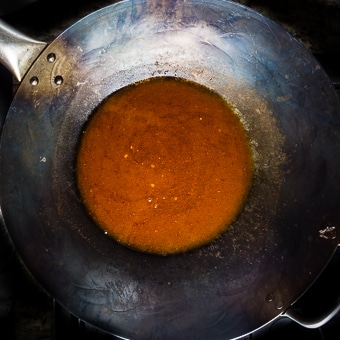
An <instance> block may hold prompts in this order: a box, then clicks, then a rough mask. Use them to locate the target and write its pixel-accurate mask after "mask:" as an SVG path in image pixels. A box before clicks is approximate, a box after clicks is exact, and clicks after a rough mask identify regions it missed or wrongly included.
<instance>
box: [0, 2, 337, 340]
mask: <svg viewBox="0 0 340 340" xmlns="http://www.w3.org/2000/svg"><path fill="white" fill-rule="evenodd" d="M3 43H5V41H3ZM11 43H12V44H13V42H11ZM27 45H29V46H31V47H32V46H33V47H34V48H36V51H34V53H31V52H30V53H28V54H27V49H25V48H26V45H25V44H24V47H25V48H24V49H23V52H22V55H21V56H22V57H23V58H26V59H25V63H26V64H27V63H28V64H32V65H31V67H30V68H29V69H28V71H27V72H26V74H25V76H24V78H23V79H22V81H21V84H20V87H19V89H18V90H17V92H16V94H15V97H14V99H13V102H12V105H11V108H10V110H9V112H8V115H7V118H6V122H5V125H4V128H3V133H2V139H1V150H0V157H1V172H0V175H1V183H0V185H1V186H0V197H1V209H2V212H3V216H4V220H5V222H6V226H7V228H8V230H9V233H10V235H11V237H12V239H13V241H14V244H15V245H16V247H17V249H18V251H19V253H20V255H21V257H22V259H23V261H24V263H25V264H26V265H27V267H28V269H29V270H30V271H31V272H32V273H33V275H34V276H35V277H36V278H37V280H38V282H40V283H41V285H42V286H43V287H44V288H45V289H46V291H47V292H48V293H49V294H50V295H51V296H52V297H53V298H55V299H56V300H57V301H58V302H59V303H61V304H62V305H63V306H64V307H65V308H66V309H68V310H69V311H70V312H71V313H73V314H74V315H76V316H77V317H79V318H80V319H83V320H85V321H87V322H90V323H91V324H93V325H95V326H97V327H99V328H101V329H103V330H105V331H107V332H109V333H112V334H115V335H118V336H120V337H124V338H129V339H130V338H131V339H153V338H162V339H207V338H209V339H224V340H225V339H230V338H236V337H239V336H242V335H245V334H247V333H249V332H252V331H254V330H255V329H257V328H260V327H261V326H263V325H265V324H266V323H268V322H270V321H271V320H273V319H274V318H277V317H280V316H283V315H284V316H287V315H288V316H290V317H292V318H294V316H293V315H294V312H293V311H292V308H291V305H292V304H293V303H294V302H295V301H296V300H297V299H298V298H299V297H300V296H301V295H302V294H303V293H304V291H305V290H306V289H307V288H308V287H309V286H310V285H311V284H312V282H313V281H314V280H315V279H316V278H317V277H318V275H319V274H320V272H321V271H322V269H323V268H324V267H325V265H326V264H327V263H328V261H329V260H330V258H331V257H332V254H333V253H334V251H335V250H336V248H337V245H338V243H339V238H340V232H339V230H338V229H339V221H340V199H339V198H340V197H339V193H340V174H339V170H338V169H339V168H340V157H339V154H340V114H339V111H340V103H339V99H338V98H337V96H336V93H335V91H334V90H333V87H332V84H331V82H330V81H329V79H328V77H327V75H326V74H325V72H324V71H323V69H322V68H321V67H320V65H319V64H318V63H317V62H316V61H315V60H314V58H313V57H312V56H311V54H310V53H309V52H308V51H307V50H306V49H305V48H304V47H303V46H302V44H300V43H299V42H297V41H296V40H295V39H294V38H292V36H290V35H289V34H288V33H287V32H286V31H285V30H284V29H283V28H281V27H280V26H278V25H277V24H275V23H274V22H272V21H270V20H269V19H267V18H265V17H264V16H262V15H260V14H259V13H257V12H255V11H253V10H251V9H249V8H247V7H244V6H241V5H239V4H236V3H233V2H229V1H218V0H209V1H202V0H187V1H124V2H120V3H117V4H114V5H111V6H108V7H106V8H103V9H101V10H99V11H97V12H95V13H93V14H91V15H89V16H87V17H85V18H84V19H82V20H80V21H79V22H77V23H75V24H74V25H73V26H71V27H70V28H69V29H67V30H66V31H65V32H64V33H62V34H61V35H60V36H59V37H57V38H56V39H55V40H54V41H53V42H52V43H51V44H49V45H48V46H46V47H44V46H45V45H41V44H39V43H37V42H32V41H28V43H27ZM34 48H33V50H34ZM40 50H42V52H41V53H40ZM38 54H39V56H38ZM4 56H5V57H4ZM32 56H37V58H36V60H35V61H34V62H33V60H31V59H32ZM2 59H3V62H4V64H6V65H7V66H8V67H9V68H11V69H12V71H13V73H14V74H16V76H17V77H18V78H19V79H20V70H22V69H23V66H22V65H21V64H20V58H19V62H18V65H16V66H15V65H14V66H13V62H10V61H9V59H8V58H7V59H6V53H2ZM156 76H173V77H182V78H186V79H189V80H192V81H195V82H197V83H200V84H202V85H205V86H207V87H208V88H211V89H213V90H215V91H217V92H218V93H219V94H220V95H222V96H223V97H224V98H225V99H226V100H227V101H228V102H229V103H230V104H231V105H233V106H234V107H235V109H236V110H237V112H238V114H239V116H240V119H241V120H242V122H243V123H244V126H245V128H246V130H247V133H248V136H249V140H250V143H251V147H252V151H253V157H254V163H255V170H254V180H253V184H252V188H251V191H250V193H249V197H248V199H247V202H246V203H245V206H244V208H243V210H242V211H241V213H240V215H239V216H238V218H237V220H236V221H235V222H234V223H233V224H232V225H231V226H230V227H229V228H228V230H227V231H226V232H225V233H224V234H223V235H222V236H221V237H220V238H219V239H217V240H216V241H214V242H212V243H210V244H208V245H207V246H204V247H201V248H199V249H197V250H194V251H191V252H187V253H184V254H180V255H174V256H166V257H161V256H155V255H148V254H144V253H139V252H135V251H132V250H130V249H127V248H125V247H123V246H121V245H119V244H118V243H116V241H115V240H113V239H111V238H108V237H107V236H105V235H104V233H103V232H102V231H100V229H99V228H97V227H96V226H95V225H94V224H93V222H92V220H91V219H90V218H89V217H88V215H87V213H86V211H85V209H84V207H83V205H82V203H81V200H80V197H79V195H78V191H77V187H76V183H75V157H76V154H77V145H78V141H79V138H80V136H81V133H82V130H83V127H84V124H85V123H86V121H87V120H88V118H89V116H90V115H91V113H92V112H93V110H94V109H95V108H96V107H97V106H98V105H99V104H100V103H101V102H102V101H103V99H105V98H106V97H107V96H108V95H110V94H111V93H113V92H114V91H116V90H118V89H120V88H122V87H124V86H126V85H128V84H130V83H133V82H136V81H139V80H142V79H146V78H150V77H156ZM136 180H138V179H136ZM337 301H338V300H337ZM337 309H338V307H337V306H335V307H334V309H333V313H334V311H335V310H337Z"/></svg>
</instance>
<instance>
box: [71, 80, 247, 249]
mask: <svg viewBox="0 0 340 340" xmlns="http://www.w3.org/2000/svg"><path fill="white" fill-rule="evenodd" d="M251 178H252V157H251V149H250V146H249V141H248V138H247V135H246V133H245V130H244V128H243V125H242V124H241V122H240V120H239V118H238V116H237V115H236V114H235V112H234V111H233V109H232V108H231V107H230V106H229V105H228V103H226V101H224V100H223V99H222V98H221V97H220V96H219V95H218V94H217V93H215V92H213V91H211V90H209V89H208V88H206V87H203V86H201V85H198V84H196V83H194V82H191V81H187V80H183V79H178V78H171V77H160V78H152V79H148V80H145V81H141V82H139V83H134V84H132V85H129V86H127V87H125V88H123V89H121V90H119V91H117V92H115V93H113V94H112V95H111V96H109V97H108V98H107V99H106V100H104V101H103V103H102V104H101V105H100V106H99V107H98V108H97V109H96V110H95V112H94V113H93V115H92V116H91V118H90V119H89V122H88V124H87V125H86V127H85V129H84V131H83V135H82V137H81V140H80V147H79V151H78V155H77V184H78V188H79V191H80V194H81V197H82V200H83V202H84V204H85V206H86V208H87V210H88V212H89V214H90V215H91V216H92V218H93V220H94V221H95V222H96V224H97V225H98V226H99V227H100V228H102V229H103V231H105V233H107V234H108V235H110V236H112V237H113V238H114V239H116V240H117V241H118V242H120V243H121V244H123V245H125V246H127V247H130V248H132V249H135V250H138V251H142V252H148V253H154V254H161V255H167V254H174V253H179V252H184V251H188V250H191V249H193V248H196V247H199V246H202V245H204V244H206V243H208V242H210V241H212V240H214V239H215V238H216V237H218V236H219V235H220V234H221V233H222V232H224V231H225V230H226V228H227V227H228V225H230V223H231V222H232V221H233V220H234V219H235V218H236V216H237V214H238V213H239V211H240V209H241V207H242V205H243V203H244V201H245V198H246V196H247V192H248V190H249V187H250V184H251Z"/></svg>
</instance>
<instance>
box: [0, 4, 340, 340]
mask: <svg viewBox="0 0 340 340" xmlns="http://www.w3.org/2000/svg"><path fill="white" fill-rule="evenodd" d="M2 1H4V0H2ZM113 2H115V1H114V0H99V1H98V0H97V1H96V0H72V6H70V1H69V0H59V1H56V2H53V3H51V2H50V1H48V0H40V1H36V2H34V3H32V4H30V5H28V6H26V7H24V8H22V9H19V10H18V11H15V12H13V13H8V14H6V15H4V16H3V19H4V20H6V21H7V22H8V23H9V24H12V25H13V26H14V27H16V28H17V29H19V30H20V31H21V32H23V33H26V34H27V35H29V36H31V37H32V38H35V39H37V40H41V41H45V42H48V43H49V42H51V41H52V40H53V39H54V38H55V37H56V36H57V35H58V34H60V33H61V32H63V31H64V30H65V29H66V28H67V27H69V25H71V24H73V23H74V22H76V21H77V20H78V19H80V18H82V17H83V16H85V15H87V14H89V13H91V12H92V11H94V10H97V9H99V8H101V7H103V6H106V5H109V4H111V3H113ZM236 2H239V3H242V4H244V5H248V6H249V7H251V8H253V9H255V10H258V11H259V12H262V13H263V14H264V15H266V16H268V17H270V18H272V19H273V20H275V21H277V22H278V23H280V24H281V25H283V26H284V27H285V28H286V29H287V30H288V31H289V32H290V33H291V34H292V35H294V36H295V37H296V38H297V39H299V40H300V41H301V42H302V43H303V44H304V45H305V46H306V47H307V48H308V49H309V50H310V51H311V52H312V53H313V54H314V55H315V57H316V58H317V59H318V60H319V61H320V63H321V65H322V66H323V67H324V69H325V70H326V72H327V73H328V75H329V77H330V78H331V80H332V82H333V84H334V86H335V88H336V90H337V92H338V94H339V96H340V0H323V1H313V0H294V1H293V0H276V1H272V0H239V1H236ZM12 80H13V79H12V76H11V75H10V74H9V72H7V70H6V69H4V67H2V65H0V127H1V123H2V120H3V119H4V117H5V114H6V111H7V108H8V106H9V105H10V100H11V97H12V93H13V88H15V86H16V84H15V83H14V84H13V82H12ZM339 114H340V113H339ZM0 132H1V128H0ZM339 266H340V254H339V251H338V253H336V254H335V256H334V258H333V260H332V261H331V263H330V264H329V266H328V267H327V269H326V270H325V272H324V273H323V274H322V276H321V280H320V283H319V284H318V285H317V286H316V287H315V288H314V291H313V290H312V291H311V292H310V293H309V296H308V295H307V296H306V297H305V298H304V299H305V300H304V301H302V302H303V303H304V307H303V308H305V310H306V311H305V312H307V313H308V311H312V310H316V309H318V306H319V305H320V304H321V302H322V301H321V300H324V299H330V298H331V297H329V296H327V292H328V287H329V286H340V280H339V279H338V278H337V276H336V275H334V273H335V269H336V268H339ZM310 296H312V298H310ZM302 302H301V303H302ZM0 332H1V333H0V334H7V336H6V338H4V339H6V340H14V339H16V340H51V339H54V340H59V339H64V338H65V337H66V336H69V337H71V338H72V337H74V338H83V339H88V340H90V339H92V340H94V339H116V338H115V337H113V336H111V335H108V334H106V333H103V332H101V331H100V330H98V329H96V328H94V327H92V326H90V325H88V324H86V323H84V322H83V321H81V320H78V319H77V318H75V317H74V316H72V315H70V314H69V313H68V312H67V311H66V310H64V309H63V308H62V307H61V306H59V305H58V304H57V303H55V301H53V299H52V298H50V297H49V295H48V294H47V293H46V292H45V291H44V289H43V288H42V287H40V286H39V285H38V284H37V282H36V281H35V279H34V278H33V277H32V276H31V275H30V274H29V272H28V271H27V270H26V269H25V266H24V265H23V263H22V262H21V261H20V259H19V257H18V256H17V254H16V252H15V250H14V248H13V246H12V245H11V243H10V241H9V240H8V237H7V234H6V231H5V229H4V227H3V224H1V227H0ZM292 336H294V337H295V338H297V339H300V340H304V339H306V340H307V339H308V340H314V339H315V340H331V339H334V340H335V339H339V338H340V313H339V314H337V315H336V316H334V317H333V318H332V320H331V321H329V322H328V323H327V324H326V325H324V326H322V327H320V328H317V329H306V328H304V327H302V326H300V325H298V324H296V323H295V322H293V321H291V320H290V319H288V318H286V317H284V318H278V319H277V320H275V321H273V322H271V323H270V324H269V325H267V326H265V327H263V328H261V329H260V330H258V331H255V332H254V333H253V334H250V335H247V336H245V337H244V338H242V340H250V339H254V340H260V339H275V340H280V339H287V338H289V337H292ZM1 337H2V335H1Z"/></svg>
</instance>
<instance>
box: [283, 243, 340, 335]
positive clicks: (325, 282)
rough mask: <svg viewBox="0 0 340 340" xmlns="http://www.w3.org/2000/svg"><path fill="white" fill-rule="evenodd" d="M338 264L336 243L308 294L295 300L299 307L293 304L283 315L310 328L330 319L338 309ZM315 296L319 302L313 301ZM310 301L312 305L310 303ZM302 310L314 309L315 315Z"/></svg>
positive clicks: (339, 248)
mask: <svg viewBox="0 0 340 340" xmlns="http://www.w3.org/2000/svg"><path fill="white" fill-rule="evenodd" d="M339 264H340V245H338V247H337V250H336V251H335V253H334V255H333V257H332V259H331V261H330V263H329V264H328V265H327V267H326V268H325V270H324V271H323V272H322V273H321V275H320V277H319V278H318V279H317V280H316V281H315V282H314V284H313V285H312V286H311V287H310V288H309V290H308V291H307V292H306V293H305V295H308V296H307V297H306V299H305V300H304V296H302V297H301V298H300V300H298V301H297V304H298V305H300V307H297V308H296V306H294V304H293V305H292V306H291V307H289V308H288V309H287V310H286V311H285V313H284V316H287V317H289V318H290V319H291V320H293V321H295V322H296V323H298V324H300V325H301V326H303V327H305V328H311V329H314V328H319V327H322V326H323V325H325V324H326V323H327V322H328V321H330V320H331V319H332V318H333V317H334V316H335V315H336V314H337V313H338V312H339V311H340V294H339V283H340V280H339V275H338V271H339ZM316 297H318V299H322V300H320V301H319V304H316V303H315V300H316ZM311 301H312V302H311ZM306 302H307V303H306ZM311 303H312V305H310V304H311ZM306 304H307V306H306ZM316 305H318V306H316ZM321 305H322V306H321ZM294 307H295V308H294ZM306 307H307V308H306ZM320 308H321V310H322V311H321V312H320V313H319V314H317V312H318V311H317V310H316V309H320ZM304 310H305V311H306V310H312V311H314V310H315V314H316V315H313V316H309V315H306V313H305V312H304Z"/></svg>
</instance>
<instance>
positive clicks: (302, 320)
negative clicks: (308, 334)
mask: <svg viewBox="0 0 340 340" xmlns="http://www.w3.org/2000/svg"><path fill="white" fill-rule="evenodd" d="M339 311H340V298H338V299H337V300H336V302H335V304H334V305H332V306H330V307H329V310H328V311H326V312H324V313H322V314H321V315H319V316H317V317H314V318H310V317H307V316H305V315H303V314H301V313H299V312H298V311H296V310H294V309H293V308H292V307H291V308H289V309H288V310H287V311H286V312H285V315H286V316H288V317H289V318H290V319H292V320H293V321H295V322H296V323H298V324H300V325H301V326H303V327H305V328H313V329H314V328H319V327H322V326H323V325H325V324H326V323H327V322H328V321H330V320H331V319H332V318H333V317H334V316H335V315H336V314H337V313H338V312H339Z"/></svg>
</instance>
